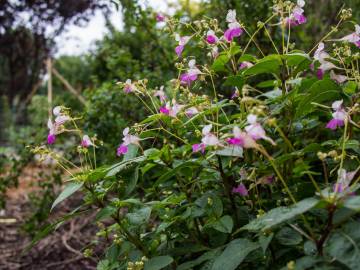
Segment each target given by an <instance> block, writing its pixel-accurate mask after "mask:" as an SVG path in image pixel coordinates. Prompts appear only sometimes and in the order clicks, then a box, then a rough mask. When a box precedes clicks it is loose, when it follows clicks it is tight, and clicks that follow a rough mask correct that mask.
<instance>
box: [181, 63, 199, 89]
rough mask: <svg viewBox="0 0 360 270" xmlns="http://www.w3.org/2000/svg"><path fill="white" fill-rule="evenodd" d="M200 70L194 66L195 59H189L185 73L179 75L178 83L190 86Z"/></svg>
mask: <svg viewBox="0 0 360 270" xmlns="http://www.w3.org/2000/svg"><path fill="white" fill-rule="evenodd" d="M199 74H201V71H200V70H199V69H198V68H197V67H196V61H195V59H192V60H190V61H189V69H188V70H187V72H186V73H184V74H181V75H180V83H181V84H182V85H188V86H190V85H191V83H192V82H193V81H196V80H197V78H198V75H199Z"/></svg>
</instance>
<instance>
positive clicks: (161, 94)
mask: <svg viewBox="0 0 360 270" xmlns="http://www.w3.org/2000/svg"><path fill="white" fill-rule="evenodd" d="M154 97H159V99H160V101H161V102H164V101H165V100H166V95H165V92H164V86H163V85H162V86H161V87H160V90H158V91H156V92H155V94H154Z"/></svg>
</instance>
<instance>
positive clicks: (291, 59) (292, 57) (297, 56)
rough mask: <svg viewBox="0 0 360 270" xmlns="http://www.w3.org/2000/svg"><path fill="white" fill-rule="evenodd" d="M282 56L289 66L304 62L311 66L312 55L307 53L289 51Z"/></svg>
mask: <svg viewBox="0 0 360 270" xmlns="http://www.w3.org/2000/svg"><path fill="white" fill-rule="evenodd" d="M282 57H283V59H284V60H286V62H287V65H288V66H289V67H293V66H297V65H300V64H303V63H304V62H306V63H307V66H309V64H310V63H311V58H310V56H309V55H308V54H305V53H289V54H285V55H282Z"/></svg>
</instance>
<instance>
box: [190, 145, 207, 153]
mask: <svg viewBox="0 0 360 270" xmlns="http://www.w3.org/2000/svg"><path fill="white" fill-rule="evenodd" d="M192 151H193V153H197V152H200V151H201V153H203V154H204V153H205V144H203V143H197V144H193V145H192Z"/></svg>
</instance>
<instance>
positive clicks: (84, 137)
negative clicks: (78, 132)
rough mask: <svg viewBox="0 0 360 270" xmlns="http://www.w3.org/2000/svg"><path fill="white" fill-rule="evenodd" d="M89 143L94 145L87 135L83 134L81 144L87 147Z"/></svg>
mask: <svg viewBox="0 0 360 270" xmlns="http://www.w3.org/2000/svg"><path fill="white" fill-rule="evenodd" d="M90 145H94V144H93V142H92V141H91V139H90V137H89V136H88V135H84V136H83V137H82V140H81V146H82V147H84V148H88V147H89V146H90Z"/></svg>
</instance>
